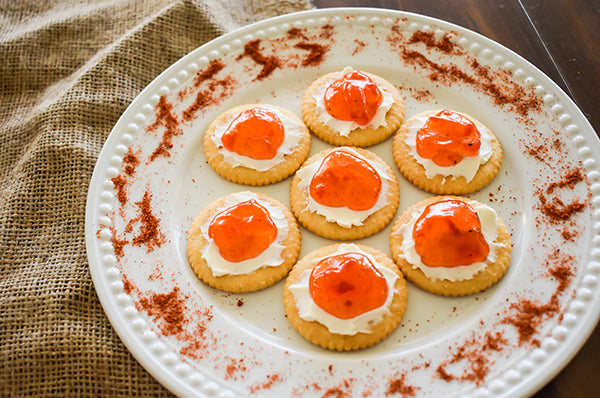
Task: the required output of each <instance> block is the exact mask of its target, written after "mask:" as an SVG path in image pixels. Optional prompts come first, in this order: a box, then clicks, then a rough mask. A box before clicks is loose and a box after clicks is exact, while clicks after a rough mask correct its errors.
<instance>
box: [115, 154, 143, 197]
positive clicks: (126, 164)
mask: <svg viewBox="0 0 600 398" xmlns="http://www.w3.org/2000/svg"><path fill="white" fill-rule="evenodd" d="M139 163H140V161H139V159H138V158H137V156H136V155H135V154H134V153H133V151H132V150H131V148H129V149H128V150H127V153H126V154H125V156H123V165H122V168H123V172H124V173H125V175H123V174H119V175H118V176H116V177H113V178H112V179H111V181H112V183H113V184H114V185H115V189H116V190H117V199H118V200H119V202H120V203H121V204H122V205H124V204H126V203H127V190H126V187H127V183H128V182H129V180H128V177H131V176H132V175H133V174H134V173H135V168H136V167H137V166H138V165H139Z"/></svg>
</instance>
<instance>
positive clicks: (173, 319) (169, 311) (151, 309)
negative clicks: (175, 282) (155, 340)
mask: <svg viewBox="0 0 600 398" xmlns="http://www.w3.org/2000/svg"><path fill="white" fill-rule="evenodd" d="M138 304H139V305H140V306H141V308H142V309H143V310H145V311H146V312H147V313H148V315H150V316H152V317H154V319H155V320H157V321H158V320H162V321H163V322H161V323H160V324H159V328H160V330H161V331H162V332H163V333H164V335H165V336H171V335H174V334H178V333H180V332H182V330H183V329H182V328H183V322H184V321H185V316H184V309H185V305H184V301H183V299H182V297H181V295H180V293H179V288H178V287H175V288H174V289H173V291H171V292H169V293H160V294H152V295H151V296H150V297H141V298H140V299H139V301H138Z"/></svg>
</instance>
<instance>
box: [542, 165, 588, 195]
mask: <svg viewBox="0 0 600 398" xmlns="http://www.w3.org/2000/svg"><path fill="white" fill-rule="evenodd" d="M583 180H584V176H583V174H581V170H580V169H575V170H571V171H570V172H568V173H567V174H566V175H565V176H564V177H563V178H562V179H561V180H560V181H557V182H553V183H551V184H550V185H548V188H547V189H546V193H547V194H551V193H553V192H554V190H555V189H556V188H565V187H567V188H569V189H573V188H574V187H575V185H576V184H577V183H578V182H581V181H583Z"/></svg>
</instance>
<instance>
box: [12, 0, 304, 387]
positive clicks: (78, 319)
mask: <svg viewBox="0 0 600 398" xmlns="http://www.w3.org/2000/svg"><path fill="white" fill-rule="evenodd" d="M308 8H310V3H309V0H302V1H278V0H227V1H222V0H204V1H160V0H143V1H142V0H129V1H122V0H106V1H76V0H64V1H12V0H1V1H0V148H1V150H0V187H1V191H0V396H3V397H5V396H36V397H44V396H61V397H63V396H77V397H80V396H94V397H98V396H169V395H170V394H169V393H168V392H167V390H165V389H164V388H163V387H162V386H161V385H160V384H159V383H158V382H157V381H155V380H154V379H153V378H152V377H151V376H150V375H149V374H148V373H147V372H146V371H145V370H144V368H143V367H142V366H141V365H140V364H139V363H138V362H137V361H136V360H135V359H134V358H133V357H132V356H131V354H130V353H129V352H128V351H127V349H126V348H125V346H124V345H123V344H122V342H121V341H120V340H119V337H118V336H117V335H116V333H115V332H114V330H113V329H112V327H111V325H110V323H109V321H108V319H107V318H106V316H105V314H104V312H103V309H102V307H101V305H100V303H99V301H98V298H97V296H96V292H95V290H94V286H93V283H92V280H91V276H90V272H89V268H88V262H87V257H86V249H85V236H84V220H85V202H86V196H87V190H88V184H89V181H90V177H91V175H92V171H93V168H94V165H95V162H96V159H97V156H98V155H99V153H100V150H101V148H102V145H103V143H104V141H105V140H106V138H107V136H108V134H109V133H110V131H111V129H112V127H113V125H114V124H115V123H116V121H117V119H118V118H119V116H120V115H121V114H122V113H123V112H124V111H125V109H126V108H127V106H128V105H129V103H131V101H132V100H133V99H134V98H135V97H136V96H137V95H138V94H139V93H140V92H141V90H142V89H143V88H144V87H145V86H146V85H147V84H148V83H149V82H150V81H151V80H152V79H154V78H155V77H156V76H158V75H159V74H160V73H161V72H162V71H163V70H164V69H165V68H167V67H168V66H169V65H171V64H172V63H173V62H175V61H177V60H178V59H179V58H181V57H182V56H184V55H185V54H187V53H189V52H190V51H192V50H193V49H194V48H196V47H198V46H200V45H201V44H203V43H205V42H207V41H209V40H211V39H213V38H215V37H217V36H219V35H221V34H223V33H226V32H228V31H231V30H234V29H236V28H238V27H240V26H242V25H245V24H248V23H251V22H255V21H258V20H261V19H264V18H267V17H272V16H275V15H279V14H284V13H289V12H293V11H300V10H305V9H308ZM232 10H235V11H232Z"/></svg>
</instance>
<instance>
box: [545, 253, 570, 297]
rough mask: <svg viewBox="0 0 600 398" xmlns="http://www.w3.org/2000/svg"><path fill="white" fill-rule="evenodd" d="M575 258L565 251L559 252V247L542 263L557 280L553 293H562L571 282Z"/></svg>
mask: <svg viewBox="0 0 600 398" xmlns="http://www.w3.org/2000/svg"><path fill="white" fill-rule="evenodd" d="M576 264H577V259H576V258H575V257H574V256H572V255H570V254H567V253H561V251H560V249H556V250H554V252H553V253H552V254H550V256H548V260H547V261H546V263H545V264H544V266H545V267H546V268H548V273H549V274H550V276H551V277H552V278H554V280H556V281H557V282H558V286H557V288H556V292H555V293H554V294H555V295H559V294H562V293H563V292H564V291H565V290H567V288H568V287H569V286H570V284H571V280H572V279H573V276H574V275H575V274H574V272H573V268H575V267H576Z"/></svg>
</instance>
